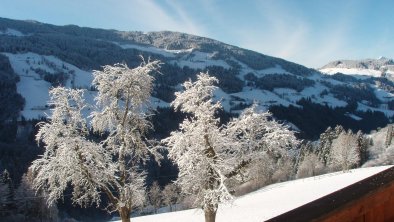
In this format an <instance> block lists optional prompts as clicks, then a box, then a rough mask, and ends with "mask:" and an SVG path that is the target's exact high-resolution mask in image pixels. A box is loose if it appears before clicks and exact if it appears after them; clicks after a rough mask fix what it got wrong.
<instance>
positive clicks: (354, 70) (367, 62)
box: [320, 57, 394, 81]
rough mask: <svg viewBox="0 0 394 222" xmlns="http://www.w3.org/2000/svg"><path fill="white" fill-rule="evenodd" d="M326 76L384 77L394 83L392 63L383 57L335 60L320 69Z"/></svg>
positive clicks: (393, 63) (393, 62) (393, 64)
mask: <svg viewBox="0 0 394 222" xmlns="http://www.w3.org/2000/svg"><path fill="white" fill-rule="evenodd" d="M320 71H321V72H323V73H327V74H336V73H343V74H347V75H354V76H359V77H360V76H365V77H370V76H372V77H386V78H388V79H390V80H391V81H394V61H393V60H392V59H388V58H385V57H380V58H378V59H364V60H337V61H333V62H330V63H328V64H327V65H325V66H323V67H322V68H320Z"/></svg>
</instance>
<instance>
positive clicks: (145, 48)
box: [112, 42, 179, 57]
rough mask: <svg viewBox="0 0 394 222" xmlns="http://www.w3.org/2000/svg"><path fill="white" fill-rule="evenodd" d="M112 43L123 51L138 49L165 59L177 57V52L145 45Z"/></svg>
mask: <svg viewBox="0 0 394 222" xmlns="http://www.w3.org/2000/svg"><path fill="white" fill-rule="evenodd" d="M112 43H114V44H116V45H118V46H120V47H121V48H122V49H137V50H139V51H144V52H150V53H153V54H158V55H162V56H165V57H175V55H174V53H175V52H171V51H169V50H165V49H161V48H157V47H154V46H148V45H146V46H145V45H137V44H119V43H117V42H112ZM178 53H179V52H178Z"/></svg>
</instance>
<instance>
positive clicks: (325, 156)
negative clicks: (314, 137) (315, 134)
mask: <svg viewBox="0 0 394 222" xmlns="http://www.w3.org/2000/svg"><path fill="white" fill-rule="evenodd" d="M344 131H345V129H344V128H343V127H342V126H341V125H338V126H336V127H335V128H334V129H333V128H331V127H328V128H327V129H326V131H324V132H323V133H322V134H321V135H320V139H319V141H320V143H319V147H318V156H319V158H320V159H321V160H322V161H323V162H324V164H327V163H328V160H329V156H330V152H331V149H332V143H333V140H334V139H336V138H338V136H339V134H341V133H342V132H344Z"/></svg>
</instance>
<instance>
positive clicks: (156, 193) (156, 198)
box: [148, 181, 163, 213]
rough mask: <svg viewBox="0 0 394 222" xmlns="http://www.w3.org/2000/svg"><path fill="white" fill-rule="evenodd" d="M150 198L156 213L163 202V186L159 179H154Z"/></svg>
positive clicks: (149, 193)
mask: <svg viewBox="0 0 394 222" xmlns="http://www.w3.org/2000/svg"><path fill="white" fill-rule="evenodd" d="M148 199H149V202H150V204H151V205H152V206H153V207H154V208H155V213H157V210H158V209H159V208H160V206H161V204H162V202H163V196H162V192H161V188H160V185H159V183H158V182H157V181H154V182H153V184H152V186H151V187H150V189H149V192H148Z"/></svg>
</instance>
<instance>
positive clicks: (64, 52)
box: [0, 18, 394, 137]
mask: <svg viewBox="0 0 394 222" xmlns="http://www.w3.org/2000/svg"><path fill="white" fill-rule="evenodd" d="M0 42H1V44H0V56H3V57H4V56H5V57H6V58H7V59H8V61H9V65H10V66H11V67H12V69H13V71H14V72H15V74H16V76H17V78H18V79H19V82H17V83H16V84H17V92H18V93H20V94H21V95H22V96H23V97H24V98H25V106H24V107H23V110H22V112H21V116H23V117H24V118H26V119H36V118H41V117H45V116H46V115H47V114H49V106H48V105H47V104H46V101H47V100H48V90H49V88H50V87H53V86H56V85H65V86H68V87H75V88H85V89H87V93H86V98H87V100H88V101H90V100H91V99H92V98H93V96H94V94H95V92H94V89H93V87H91V84H90V83H91V79H92V70H95V69H100V67H101V66H103V65H106V64H114V63H118V62H125V63H127V64H128V65H129V66H131V67H133V66H136V65H137V64H138V63H139V62H140V61H141V59H140V58H139V55H142V56H144V57H145V58H148V57H150V58H151V59H159V60H161V61H162V62H163V65H162V69H161V73H162V74H157V75H156V82H155V92H154V94H153V97H152V104H153V105H154V106H156V107H163V108H166V107H168V106H169V103H170V102H171V101H172V100H173V99H174V92H175V91H179V90H181V87H180V84H181V83H183V82H184V81H185V80H187V79H189V78H192V79H193V78H195V76H196V74H197V73H198V72H201V71H208V72H209V73H210V74H211V75H214V76H216V77H217V78H218V79H219V87H220V89H219V90H217V92H216V94H215V96H216V99H217V100H220V101H221V102H222V104H223V107H224V110H225V111H227V112H230V113H239V112H240V111H241V110H242V109H244V108H245V107H247V106H249V105H251V104H252V103H253V102H256V103H257V104H258V105H259V107H260V109H263V110H267V109H270V110H271V111H272V112H273V113H274V115H275V116H277V117H278V118H279V119H282V120H287V121H288V122H289V125H292V126H294V128H300V130H301V131H310V133H309V134H311V133H315V134H318V133H320V132H322V131H323V130H324V129H325V128H326V127H327V126H328V125H336V124H342V125H346V124H347V127H348V128H354V129H356V130H357V129H365V130H370V129H373V128H374V127H375V125H374V124H375V123H374V124H372V125H371V124H370V122H371V121H373V122H378V123H379V124H380V125H382V124H383V125H384V124H386V123H387V122H389V121H390V119H391V120H392V118H393V116H394V99H393V93H394V83H393V82H392V81H391V74H392V73H394V71H393V70H394V69H393V67H394V66H393V64H392V63H393V61H392V60H389V59H379V60H365V61H364V60H363V61H360V62H353V61H338V62H333V63H330V64H328V65H327V66H325V67H323V69H322V70H320V71H321V72H320V71H318V70H313V69H309V68H307V67H304V66H302V65H299V64H295V63H292V62H289V61H286V60H283V59H280V58H275V57H271V56H267V55H263V54H260V53H257V52H253V51H250V50H245V49H242V48H239V47H236V46H231V45H228V44H225V43H221V42H219V41H216V40H213V39H208V38H204V37H199V36H193V35H188V34H184V33H177V32H168V31H163V32H149V33H143V32H122V31H115V30H102V29H92V28H81V27H78V26H73V25H69V26H54V25H49V24H43V23H39V22H32V21H16V20H10V19H2V18H0ZM0 69H1V68H0ZM336 69H338V70H341V71H335V70H336ZM359 69H360V70H362V71H354V72H356V73H352V72H353V71H349V70H359ZM344 70H345V71H344ZM365 70H368V72H370V73H368V74H369V75H368V76H363V77H362V78H360V77H359V76H356V77H354V76H355V75H352V76H349V75H343V74H334V75H327V74H324V73H322V72H325V73H329V74H333V73H337V72H341V73H344V74H347V73H349V72H350V73H352V74H360V73H361V74H362V73H363V72H364V71H365ZM346 71H349V72H346ZM365 72H366V71H365ZM382 73H384V74H383V75H382ZM311 104H312V105H311ZM305 109H309V111H311V110H310V109H316V110H313V111H311V112H312V113H313V115H314V116H313V117H312V116H311V115H310V114H306V112H304V111H305ZM319 109H320V111H319ZM321 110H323V111H321ZM375 111H376V113H373V112H375ZM377 112H381V113H383V114H384V115H383V116H382V115H380V114H377ZM292 113H294V115H291V114H292ZM297 113H301V114H302V113H305V116H302V115H296V114H297ZM371 113H372V114H371ZM337 115H339V116H340V117H341V118H338V116H337ZM322 116H324V118H320V117H322ZM371 116H372V117H371ZM376 118H379V121H377V120H376ZM306 123H308V124H307V125H305V124H306ZM380 125H379V126H380ZM316 127H318V128H316ZM368 127H369V128H368ZM315 128H316V129H315ZM308 136H309V137H311V136H314V135H308Z"/></svg>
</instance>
